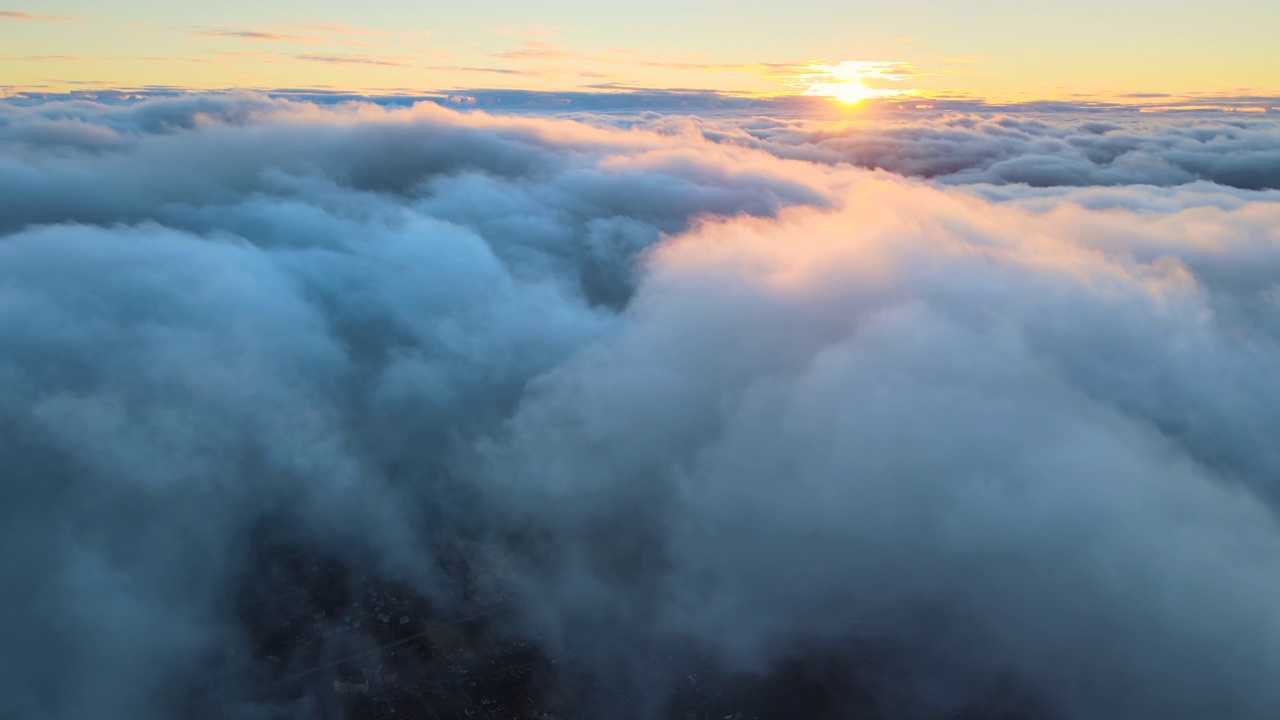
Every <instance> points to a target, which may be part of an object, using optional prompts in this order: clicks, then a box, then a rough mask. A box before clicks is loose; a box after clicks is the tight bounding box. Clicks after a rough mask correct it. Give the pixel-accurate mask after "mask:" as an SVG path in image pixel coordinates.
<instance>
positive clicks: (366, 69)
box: [0, 0, 1280, 102]
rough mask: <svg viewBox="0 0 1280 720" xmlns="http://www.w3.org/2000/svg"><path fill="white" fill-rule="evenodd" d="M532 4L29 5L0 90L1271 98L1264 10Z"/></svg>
mask: <svg viewBox="0 0 1280 720" xmlns="http://www.w3.org/2000/svg"><path fill="white" fill-rule="evenodd" d="M530 5H531V4H527V3H524V4H516V3H511V2H506V1H500V0H475V1H474V2H470V3H467V4H465V6H463V7H449V8H447V9H446V8H431V7H424V8H412V9H406V8H405V7H404V5H403V3H399V2H390V0H365V1H364V2H361V3H346V2H337V1H336V0H313V1H311V2H303V1H302V0H265V1H259V2H248V1H247V0H226V1H225V2H221V3H219V4H217V5H216V6H213V5H210V6H175V5H174V4H164V5H162V4H159V3H156V2H155V0H96V1H95V2H93V3H88V2H84V1H83V0H36V1H33V2H28V3H26V4H25V5H22V6H20V7H12V8H0V39H3V42H2V43H0V87H7V88H9V89H10V90H11V91H12V90H45V91H66V90H72V89H84V88H140V87H148V86H166V87H176V88H185V89H223V88H250V89H262V90H270V89H281V88H297V89H330V90H342V91H349V92H369V93H376V92H384V93H385V92H393V93H394V92H406V93H412V92H450V91H456V90H463V89H523V90H541V91H592V90H605V91H609V90H625V89H631V88H679V89H696V90H711V91H717V92H724V93H736V94H748V95H786V94H806V93H807V94H830V95H835V96H838V97H844V98H846V99H850V100H856V99H858V98H861V97H874V96H877V95H879V96H885V95H888V96H905V97H913V96H919V97H923V98H928V97H937V96H944V97H945V96H961V97H967V98H977V99H985V100H988V101H997V102H1001V101H1019V100H1043V99H1099V100H1117V99H1120V100H1126V99H1128V100H1141V99H1144V98H1145V97H1146V96H1147V95H1150V94H1169V95H1174V96H1179V97H1185V96H1239V95H1260V96H1276V95H1280V43H1276V42H1275V41H1274V39H1273V37H1272V36H1273V35H1274V28H1275V27H1280V3H1274V2H1270V1H1268V2H1259V1H1258V0H1222V2H1218V3H1216V4H1215V5H1214V6H1213V7H1212V9H1211V8H1210V7H1209V6H1208V4H1207V3H1204V2H1192V1H1190V0H1166V1H1165V2H1151V1H1148V0H1128V1H1127V2H1124V3H1120V4H1117V3H1115V2H1111V3H1107V2H1101V1H1100V0H1079V1H1078V2H1075V3H1072V4H1070V5H1067V4H1061V3H1048V2H1041V1H1039V0H1022V1H1021V2H1013V1H1012V0H975V1H973V2H963V3H962V2H955V1H951V2H947V1H945V0H905V1H900V2H881V1H880V0H875V1H871V2H848V1H846V2H829V1H828V0H794V1H793V2H790V3H777V2H764V1H763V0H742V1H741V2H737V3H732V4H730V3H707V2H702V3H696V2H694V3H691V2H684V3H679V2H674V1H673V0H650V1H649V2H645V3H637V2H629V1H624V2H616V3H612V4H610V5H604V4H599V3H594V4H593V3H588V2H585V1H583V0H553V1H550V2H543V3H538V4H536V7H531V6H530ZM1117 5H1120V6H1119V7H1117Z"/></svg>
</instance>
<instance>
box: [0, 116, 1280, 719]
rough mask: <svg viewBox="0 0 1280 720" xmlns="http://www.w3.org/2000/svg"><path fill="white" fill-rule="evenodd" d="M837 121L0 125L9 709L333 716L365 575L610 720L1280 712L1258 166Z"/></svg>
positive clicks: (1177, 141) (1274, 265) (1171, 137)
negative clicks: (294, 644)
mask: <svg viewBox="0 0 1280 720" xmlns="http://www.w3.org/2000/svg"><path fill="white" fill-rule="evenodd" d="M620 126H621V127H620ZM815 127H817V126H816V125H814V126H810V125H809V124H807V123H805V122H791V121H780V120H776V119H769V118H728V119H723V120H720V121H710V120H701V121H699V120H696V119H695V120H690V119H677V118H665V117H654V116H641V117H635V118H631V119H619V118H591V119H589V122H579V121H571V120H565V119H555V118H540V119H534V118H527V117H499V116H493V115H486V114H483V113H466V114H463V113H456V112H453V111H450V110H447V109H444V108H440V107H437V106H435V105H434V104H423V105H419V106H415V107H412V108H403V109H385V108H380V107H376V106H372V105H368V104H353V105H340V106H336V107H319V106H316V105H313V104H309V103H304V102H293V101H288V100H282V99H270V98H265V97H259V96H243V97H242V96H213V95H206V96H193V97H185V98H168V99H154V100H147V101H142V102H129V103H122V104H99V103H93V102H88V101H51V102H41V103H28V104H25V105H19V104H8V105H2V106H0V346H3V347H4V352H3V353H0V398H2V399H3V402H0V426H2V427H3V429H4V432H3V433H0V445H2V446H3V453H2V454H3V456H4V457H5V458H6V459H7V461H6V465H5V469H4V470H3V471H0V478H2V479H3V482H2V485H0V487H2V488H3V492H4V498H3V502H0V522H2V523H3V524H2V526H3V527H4V531H3V537H4V542H3V544H2V545H0V554H2V556H3V559H4V567H5V571H4V580H5V582H4V583H3V584H0V635H2V636H3V637H5V638H6V641H5V643H4V644H5V648H6V649H5V652H4V653H3V654H2V655H0V678H2V679H0V714H3V715H6V716H14V717H33V718H34V717H42V718H72V717H84V716H86V715H93V716H96V717H105V718H116V717H120V718H124V717H129V718H137V717H144V718H145V717H172V716H188V717H204V716H206V715H207V716H211V717H213V716H218V714H219V713H222V714H228V713H229V714H231V715H233V716H245V717H291V716H293V717H298V716H321V717H331V716H333V717H337V716H341V715H342V707H341V706H336V705H332V702H333V701H332V698H328V699H326V698H327V696H325V695H323V693H321V694H317V691H316V688H317V687H320V686H321V685H324V684H325V683H328V681H329V680H331V679H332V674H331V672H330V671H331V669H332V668H333V667H335V665H336V663H338V662H339V661H340V660H341V658H342V657H344V656H345V655H347V654H350V653H352V652H366V653H367V652H373V653H375V654H376V653H379V652H388V650H387V647H390V646H387V647H365V646H362V645H360V643H361V642H364V641H360V640H352V639H350V638H349V637H346V636H342V635H341V634H340V633H333V632H331V630H333V629H334V628H335V627H337V626H338V625H341V622H340V621H339V620H338V619H335V618H334V616H333V613H332V611H333V610H334V608H337V607H339V606H340V605H341V604H342V603H346V602H349V598H350V596H351V595H353V594H359V593H362V592H364V586H363V585H362V584H361V583H362V582H363V581H361V580H360V578H361V577H370V576H372V577H377V578H380V579H381V580H382V581H385V582H391V583H396V584H397V587H404V588H409V589H408V590H405V591H404V592H408V593H412V594H414V595H416V596H418V597H421V598H422V599H423V602H426V603H429V604H431V605H432V606H433V607H436V608H439V609H441V610H440V612H446V613H459V614H463V615H465V614H466V613H468V612H472V611H473V610H469V608H471V609H474V608H492V607H499V606H500V607H502V608H504V610H503V613H502V620H501V621H500V622H496V621H495V622H496V624H495V625H494V626H493V627H492V628H491V629H490V630H489V632H491V633H494V634H496V635H497V636H500V637H514V638H523V639H531V638H536V639H537V644H538V645H539V647H540V651H541V652H544V653H545V654H546V655H547V657H548V658H549V660H550V662H551V663H552V664H551V665H549V666H553V667H555V668H558V670H556V672H554V673H549V674H548V676H547V677H546V679H545V682H546V683H547V688H548V690H547V693H548V694H547V697H548V698H550V697H553V696H554V697H559V699H558V700H556V701H554V702H553V701H552V700H547V702H549V703H551V704H552V705H555V704H556V703H559V705H558V707H560V708H565V709H566V712H575V713H577V714H582V715H586V716H597V717H665V716H671V715H672V714H673V713H674V714H675V716H680V717H683V714H682V713H683V706H682V705H680V703H681V702H683V701H682V700H681V698H685V697H687V696H689V695H690V693H695V692H699V693H701V692H712V691H710V690H706V689H705V688H706V687H707V686H713V687H714V686H717V684H718V686H719V687H720V688H721V690H720V691H718V692H720V696H721V700H718V701H717V702H723V703H728V702H731V701H733V702H736V701H739V700H741V701H742V702H746V700H744V698H751V697H756V696H754V695H752V694H751V693H752V692H754V690H752V688H753V687H763V688H768V687H773V685H770V683H771V682H774V681H775V680H776V678H778V677H782V676H786V677H793V676H794V675H796V674H797V673H798V674H799V675H802V676H804V677H806V678H808V680H807V681H806V682H808V683H809V684H808V685H806V686H805V687H806V688H809V689H808V690H805V693H808V694H809V695H811V696H813V697H810V698H809V700H807V702H812V703H816V704H812V705H810V706H809V707H812V708H816V709H814V710H813V712H814V713H815V714H817V715H819V716H821V715H822V713H830V714H831V715H832V716H835V715H836V714H838V713H844V715H847V714H848V713H849V712H850V711H851V709H853V710H856V711H858V712H863V713H865V714H866V715H867V716H868V717H883V718H898V717H904V718H905V717H939V718H945V717H957V716H961V715H963V714H964V713H970V714H975V713H976V714H981V713H988V714H992V713H997V712H1000V711H1003V712H1007V713H1011V716H1016V717H1035V718H1096V717H1107V718H1135V719H1136V718H1149V717H1169V718H1188V719H1191V718H1202V717H1208V716H1217V717H1238V718H1268V717H1272V716H1274V714H1275V713H1276V711H1277V710H1278V709H1280V694H1278V693H1277V691H1276V689H1275V683H1274V677H1275V676H1276V674H1277V672H1280V650H1277V648H1280V637H1278V635H1280V612H1278V611H1277V610H1276V609H1275V607H1274V602H1273V601H1272V598H1273V597H1274V596H1275V594H1276V593H1277V591H1280V587H1277V584H1278V583H1280V567H1277V562H1280V561H1278V560H1277V558H1280V552H1278V551H1280V527H1277V523H1276V517H1275V513H1276V510H1277V508H1280V488H1277V487H1276V484H1275V478H1276V477H1280V452H1277V450H1276V449H1275V447H1274V442H1273V438H1274V436H1275V432H1276V430H1277V428H1280V410H1277V408H1280V323H1278V322H1277V320H1276V317H1277V312H1276V311H1277V310H1278V309H1280V284H1278V283H1277V280H1276V278H1280V230H1278V228H1280V202H1277V201H1278V200H1280V196H1277V194H1276V193H1275V192H1272V191H1264V190H1254V189H1250V188H1255V187H1257V188H1262V187H1271V185H1270V184H1268V183H1269V181H1267V182H1257V183H1245V182H1240V183H1232V182H1228V181H1227V180H1226V179H1224V178H1223V177H1215V176H1213V175H1212V173H1210V172H1208V171H1203V172H1201V171H1196V172H1192V171H1191V170H1187V168H1191V167H1193V166H1194V167H1199V168H1202V169H1203V168H1213V167H1219V168H1221V167H1227V166H1228V165H1230V163H1239V164H1241V166H1250V167H1253V166H1256V167H1261V168H1264V172H1263V175H1260V176H1259V177H1265V167H1267V164H1266V162H1265V158H1266V157H1267V155H1266V153H1268V152H1272V151H1273V150H1271V147H1272V146H1271V145H1269V144H1268V143H1270V140H1271V139H1272V138H1274V137H1275V135H1274V133H1275V130H1274V127H1271V126H1268V125H1266V124H1265V123H1263V122H1250V123H1228V122H1226V121H1223V120H1212V119H1211V120H1205V119H1193V120H1188V121H1170V120H1167V119H1164V120H1152V121H1146V120H1144V121H1143V123H1141V124H1135V122H1134V121H1132V119H1130V118H1128V117H1125V116H1116V117H1110V116H1108V117H1106V118H1105V119H1099V118H1098V117H1096V116H1095V117H1090V118H1084V119H1080V118H1077V119H1076V120H1075V121H1071V122H1068V121H1066V120H1063V119H1059V120H1057V121H1055V122H1053V123H1049V122H1047V121H1042V120H1038V119H1022V120H1019V121H1017V122H1014V121H1012V120H1000V119H997V120H978V119H971V120H966V121H963V122H962V121H960V120H957V119H955V118H953V117H942V118H940V119H938V120H936V121H935V122H934V123H933V124H926V123H919V124H914V125H912V126H911V127H906V128H901V127H899V128H892V127H891V128H886V129H880V130H875V129H868V128H862V129H860V130H859V131H858V132H856V133H855V132H848V131H833V130H829V129H828V130H822V131H821V132H819V131H818V130H815V129H814V128H815ZM1229 128H1234V130H1230V129H1229ZM824 133H825V134H824ZM940 138H950V139H951V140H947V141H946V142H950V143H951V144H950V145H939V144H937V143H938V142H943V140H940ZM1083 138H1094V139H1096V140H1098V142H1102V141H1104V140H1108V139H1114V140H1115V143H1114V147H1112V150H1110V151H1106V152H1110V153H1111V155H1109V156H1108V157H1110V158H1111V159H1110V160H1107V162H1102V159H1100V158H1102V156H1101V155H1098V154H1097V153H1103V152H1104V151H1103V150H1101V149H1099V148H1098V147H1096V146H1094V145H1089V144H1081V143H1080V142H1078V141H1080V140H1081V139H1083ZM984 139H985V142H979V140H984ZM748 146H750V147H748ZM996 147H1000V148H1003V150H1000V151H998V152H997V151H996V150H994V149H993V148H996ZM1108 147H1109V146H1108ZM858 153H864V154H863V155H859V154H858ZM867 153H869V154H867ZM876 153H879V154H876ZM1037 153H1039V155H1037ZM1071 153H1076V155H1074V156H1073V157H1076V158H1077V160H1078V159H1079V158H1085V160H1081V161H1080V162H1084V163H1085V166H1084V167H1085V170H1082V172H1083V175H1079V176H1078V177H1079V178H1081V179H1080V181H1079V182H1046V183H1033V184H1038V185H1046V186H1049V187H1031V186H1030V185H1027V184H1022V185H1018V184H1013V183H1014V182H1017V181H1015V180H1014V179H1012V178H1001V177H1000V176H999V172H1002V171H998V170H995V169H993V168H996V166H998V165H999V164H1000V163H1001V162H1007V163H1014V162H1015V161H1019V160H1020V161H1021V162H1022V163H1023V164H1024V165H1026V166H1028V167H1029V166H1031V165H1034V164H1035V162H1036V160H1035V158H1037V157H1039V156H1041V155H1043V156H1045V157H1050V156H1053V157H1057V156H1059V155H1060V154H1065V155H1070V154H1071ZM1089 153H1094V155H1093V156H1090V154H1089ZM1126 153H1128V154H1133V153H1138V154H1142V153H1149V154H1151V155H1152V157H1156V156H1159V157H1160V158H1163V160H1164V162H1166V163H1168V167H1165V166H1163V165H1161V166H1160V167H1161V168H1163V169H1162V170H1160V172H1163V173H1167V174H1166V175H1162V176H1160V177H1163V178H1164V180H1163V181H1160V182H1156V181H1154V180H1153V179H1152V178H1153V177H1154V176H1151V175H1143V174H1142V173H1141V172H1137V174H1136V175H1125V174H1124V173H1118V174H1114V175H1110V176H1106V178H1110V179H1105V178H1104V179H1100V178H1102V177H1103V176H1099V175H1097V173H1100V172H1102V170H1101V169H1099V168H1102V167H1103V166H1107V167H1110V166H1114V165H1115V164H1116V163H1117V162H1120V160H1119V158H1123V157H1126ZM1065 155H1064V156H1065ZM1192 156H1194V157H1195V159H1194V161H1193V160H1192V159H1189V158H1191V157H1192ZM870 157H879V158H886V157H893V158H897V160H895V162H898V163H900V164H901V166H900V167H894V168H892V169H894V170H896V171H898V172H897V173H889V172H884V171H868V170H865V169H862V168H860V167H856V166H858V165H866V166H878V167H888V166H889V165H891V164H892V163H889V162H880V161H876V162H871V161H868V160H867V158H870ZM997 157H998V158H999V159H998V160H991V158H997ZM1090 157H1092V158H1093V159H1089V158H1090ZM912 158H914V160H913V159H912ZM912 162H918V163H920V165H919V166H916V165H911V163H912ZM1144 162H1146V161H1144ZM1150 162H1151V163H1155V160H1151V161H1150ZM1089 163H1092V165H1090V164H1089ZM1196 163H1199V165H1196ZM1139 166H1142V163H1141V162H1138V161H1137V160H1133V161H1132V162H1131V163H1130V164H1129V165H1126V167H1130V168H1133V167H1139ZM1005 167H1009V166H1005ZM1144 167H1145V166H1144ZM1151 167H1155V165H1154V164H1153V165H1151ZM922 168H945V169H946V172H942V171H940V170H939V171H937V172H934V171H930V170H927V169H922ZM1168 168H1175V170H1176V168H1183V170H1185V174H1179V172H1175V170H1169V169H1168ZM1135 172H1136V171H1135ZM1152 172H1154V171H1152ZM1090 173H1093V175H1090ZM907 175H914V176H924V177H927V178H929V179H927V180H926V179H920V178H919V177H916V178H911V177H905V176H907ZM1055 177H1056V176H1055ZM1072 177H1076V176H1074V175H1073V176H1072ZM1024 180H1025V178H1024ZM1214 180H1217V181H1218V182H1213V181H1214ZM1138 183H1143V184H1138ZM1079 185H1086V186H1088V187H1077V186H1079ZM1154 185H1164V186H1167V187H1154ZM273 548H276V549H278V548H289V549H290V552H294V553H296V554H297V555H296V557H297V558H299V559H297V560H288V559H286V560H281V559H279V558H280V557H283V556H281V555H280V554H279V553H277V552H276V551H275V550H273ZM288 557H294V556H288ZM459 557H460V558H461V559H462V562H463V563H464V564H470V565H473V566H479V565H490V566H495V565H501V566H503V567H504V568H507V571H504V572H501V573H492V574H489V575H483V576H476V578H475V579H474V587H472V586H469V587H468V588H467V590H466V592H465V593H461V594H460V593H459V592H458V591H457V588H455V587H453V585H452V583H453V582H454V579H455V578H453V577H452V576H451V571H450V570H449V568H450V567H452V565H451V563H453V562H454V561H455V560H456V559H457V558H459ZM308 568H309V569H308ZM298 576H305V577H308V578H313V579H314V578H319V577H322V576H323V577H325V578H328V579H326V580H324V584H326V587H330V588H331V589H330V590H326V591H325V592H332V593H336V595H335V597H340V598H347V599H344V600H342V601H341V602H338V601H337V600H332V599H331V598H330V599H325V598H315V597H300V596H298V597H299V598H300V599H291V600H289V601H288V602H287V603H285V604H284V605H281V604H280V602H278V601H275V600H273V598H274V597H276V596H277V595H287V593H289V592H292V591H293V590H292V589H291V588H292V587H293V586H292V585H290V582H293V581H292V580H290V578H296V577H298ZM316 582H319V581H316ZM291 597H293V596H291ZM267 606H270V607H274V608H277V610H278V609H279V608H281V607H283V608H285V609H286V610H288V612H290V613H295V614H294V615H289V616H288V617H287V618H286V620H285V621H284V622H285V623H286V624H285V625H284V627H288V628H291V629H289V630H288V631H286V632H285V635H287V636H291V637H292V636H296V635H297V634H299V633H307V634H309V636H310V641H311V645H310V646H309V647H311V650H310V651H308V652H309V654H307V653H293V654H289V653H286V652H284V651H282V650H279V649H276V648H277V645H279V638H280V637H284V635H278V632H277V631H272V632H276V633H277V634H275V635H271V636H270V638H268V639H267V640H264V639H263V636H262V634H261V630H260V628H261V627H262V626H265V625H271V624H272V623H278V622H280V619H279V618H274V616H270V613H268V612H267V610H264V609H262V608H264V607H267ZM272 612H274V611H272ZM486 612H488V611H487V610H486ZM295 615H296V616H295ZM290 623H294V624H290ZM347 624H348V625H349V624H350V623H349V621H348V623H347ZM272 627H275V626H274V625H273V626H272ZM304 628H312V629H304ZM397 642H400V641H397ZM264 648H269V649H264ZM388 662H390V661H388ZM326 673H328V674H326ZM814 677H819V678H821V679H820V680H813V678H814ZM744 678H745V679H746V680H745V682H746V683H747V685H746V688H747V689H743V687H744V686H743V684H742V683H743V682H744V680H743V679H744ZM316 683H319V684H316ZM691 688H692V689H691ZM784 694H785V693H783V694H782V695H784ZM766 695H768V693H766ZM780 696H781V695H779V694H774V695H768V696H767V697H764V696H762V697H764V699H762V700H760V702H761V703H763V705H761V707H763V706H765V705H768V703H775V704H776V703H778V702H781V701H780V700H779V699H778V697H780ZM819 696H820V697H819ZM726 697H727V698H728V699H725V698H726ZM815 697H817V698H819V699H818V700H815V699H813V698H815ZM735 698H736V700H735ZM819 700H820V701H819ZM708 702H710V701H708ZM717 707H719V706H717ZM771 707H772V706H771ZM779 707H781V706H779ZM749 710H750V709H749V708H748V711H749ZM757 712H764V715H762V716H767V715H768V712H766V711H757ZM773 712H775V713H776V712H781V711H779V710H774V711H773Z"/></svg>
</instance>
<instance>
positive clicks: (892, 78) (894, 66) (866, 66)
mask: <svg viewBox="0 0 1280 720" xmlns="http://www.w3.org/2000/svg"><path fill="white" fill-rule="evenodd" d="M798 70H799V71H800V72H798V73H797V74H796V75H795V76H794V77H795V79H796V81H797V84H798V85H799V86H801V87H803V88H804V92H803V93H802V94H804V95H812V96H817V97H829V98H832V99H834V100H836V101H838V102H841V103H844V104H846V105H856V104H858V103H860V102H862V101H864V100H873V99H876V98H886V97H899V96H902V95H910V94H913V93H914V92H915V91H914V90H908V89H899V88H887V87H879V86H878V85H879V84H881V83H885V82H901V81H902V80H905V79H907V78H911V77H915V76H916V75H918V73H917V72H916V71H915V69H914V68H912V67H911V66H910V65H907V64H906V63H896V62H883V61H870V60H846V61H844V62H841V63H837V64H835V65H824V64H821V63H810V64H808V65H802V66H800V67H799V68H798ZM872 83H875V84H872Z"/></svg>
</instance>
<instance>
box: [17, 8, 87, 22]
mask: <svg viewBox="0 0 1280 720" xmlns="http://www.w3.org/2000/svg"><path fill="white" fill-rule="evenodd" d="M0 20H24V21H30V22H80V21H82V20H84V18H82V17H79V16H77V15H45V14H41V13H26V12H20V11H18V10H0Z"/></svg>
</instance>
